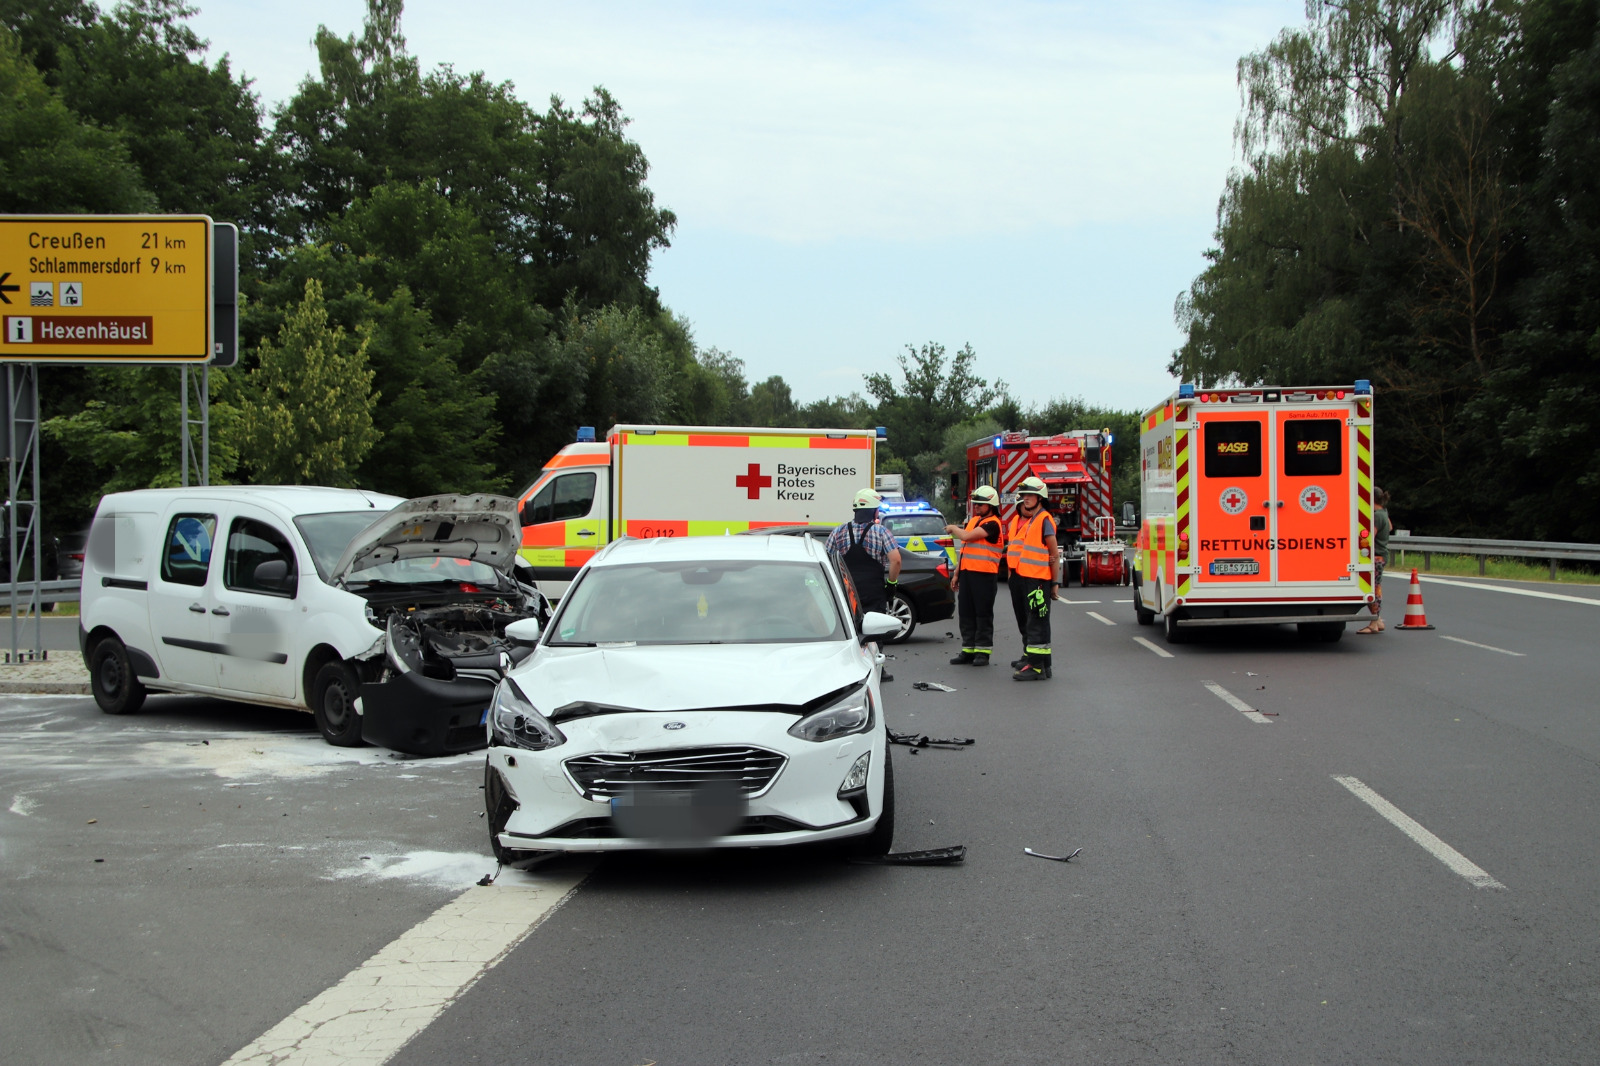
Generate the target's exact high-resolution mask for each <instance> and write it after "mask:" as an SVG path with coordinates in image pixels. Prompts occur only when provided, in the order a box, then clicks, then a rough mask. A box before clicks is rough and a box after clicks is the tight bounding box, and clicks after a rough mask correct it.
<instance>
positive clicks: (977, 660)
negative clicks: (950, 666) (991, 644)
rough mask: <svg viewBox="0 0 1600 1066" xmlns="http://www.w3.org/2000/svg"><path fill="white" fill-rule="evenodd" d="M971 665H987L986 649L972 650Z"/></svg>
mask: <svg viewBox="0 0 1600 1066" xmlns="http://www.w3.org/2000/svg"><path fill="white" fill-rule="evenodd" d="M972 665H973V666H988V665H989V653H988V652H986V651H979V652H974V653H973V655H972Z"/></svg>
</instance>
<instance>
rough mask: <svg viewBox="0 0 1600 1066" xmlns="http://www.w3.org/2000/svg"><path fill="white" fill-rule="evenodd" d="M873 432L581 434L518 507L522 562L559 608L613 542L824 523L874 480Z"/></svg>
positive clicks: (846, 513) (842, 516)
mask: <svg viewBox="0 0 1600 1066" xmlns="http://www.w3.org/2000/svg"><path fill="white" fill-rule="evenodd" d="M885 436H887V434H886V432H885V431H884V429H883V428H882V427H879V428H878V429H875V430H874V429H731V428H726V427H707V426H613V427H611V431H610V432H609V433H607V434H606V439H605V440H604V441H598V440H596V439H595V432H594V429H593V428H592V427H589V426H584V427H581V428H579V430H578V435H577V440H576V442H575V443H572V444H569V445H567V446H566V447H565V448H562V449H561V451H559V452H557V453H556V455H555V456H554V457H553V458H552V459H551V460H550V461H549V462H548V463H546V464H545V467H544V470H542V471H541V472H540V474H539V476H538V477H537V478H536V479H535V480H534V482H533V484H532V485H530V486H528V488H527V489H526V490H524V491H523V493H522V494H521V496H520V497H519V498H518V506H519V508H520V511H521V517H522V548H521V555H522V557H523V558H524V559H526V560H527V561H528V563H529V565H531V566H532V567H533V576H534V578H535V579H536V581H537V583H538V586H539V591H541V592H543V593H544V594H545V596H546V597H548V598H550V599H552V600H554V599H558V598H559V597H560V596H561V595H562V594H563V593H564V592H565V591H566V588H567V585H568V583H570V582H571V581H572V579H573V577H575V576H576V575H577V573H578V570H579V568H581V567H582V566H583V564H584V563H586V562H588V561H589V559H590V558H591V557H592V556H593V555H594V553H595V552H597V551H599V550H600V549H601V548H603V547H605V546H606V545H607V544H609V543H610V542H611V541H613V540H615V539H618V538H620V537H624V536H627V537H641V538H649V537H692V536H719V537H720V536H723V535H726V534H732V533H742V532H744V531H746V530H750V529H764V528H768V527H772V526H794V525H813V524H827V525H835V524H837V523H839V522H843V521H844V520H846V519H847V518H849V517H850V513H851V512H850V503H851V500H852V498H853V497H854V496H855V494H856V493H857V492H858V491H860V490H861V489H863V488H866V487H867V486H869V485H871V484H872V483H873V473H874V470H875V466H876V462H877V447H878V441H879V440H880V439H881V438H883V437H885Z"/></svg>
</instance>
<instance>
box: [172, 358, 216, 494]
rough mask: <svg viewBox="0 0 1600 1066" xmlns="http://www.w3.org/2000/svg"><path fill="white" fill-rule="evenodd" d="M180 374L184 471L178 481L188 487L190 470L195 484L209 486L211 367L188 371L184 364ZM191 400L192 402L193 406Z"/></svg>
mask: <svg viewBox="0 0 1600 1066" xmlns="http://www.w3.org/2000/svg"><path fill="white" fill-rule="evenodd" d="M179 373H180V374H181V375H182V376H183V383H182V385H181V386H180V387H181V388H182V390H183V412H182V419H183V449H182V451H183V472H182V476H181V478H180V480H179V484H181V485H182V486H183V487H184V488H188V487H189V485H190V481H189V477H190V471H191V470H192V471H193V472H194V482H193V483H194V484H196V485H209V484H211V368H210V367H209V366H203V367H200V368H199V370H198V371H191V370H190V369H189V368H188V367H187V366H185V367H182V368H181V369H180V371H179ZM191 394H193V395H191ZM191 399H192V400H193V401H194V403H193V405H192V406H191V404H190V400H191ZM197 428H198V430H199V437H200V441H199V444H198V446H197V445H196V443H195V432H196V429H197Z"/></svg>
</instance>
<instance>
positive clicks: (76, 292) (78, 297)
mask: <svg viewBox="0 0 1600 1066" xmlns="http://www.w3.org/2000/svg"><path fill="white" fill-rule="evenodd" d="M61 306H62V307H82V306H83V282H81V281H63V282H62V283H61Z"/></svg>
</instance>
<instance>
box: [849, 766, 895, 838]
mask: <svg viewBox="0 0 1600 1066" xmlns="http://www.w3.org/2000/svg"><path fill="white" fill-rule="evenodd" d="M893 844H894V759H893V757H892V755H891V753H890V751H889V746H888V745H887V744H886V745H884V748H883V813H882V814H880V815H878V824H877V825H875V826H873V827H872V832H870V833H868V834H867V835H866V836H859V837H854V838H852V839H851V840H850V842H849V843H848V844H847V845H846V846H845V850H846V852H847V853H848V854H849V855H850V856H851V857H852V858H876V857H877V856H879V855H887V854H889V848H890V847H891V846H893Z"/></svg>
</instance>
